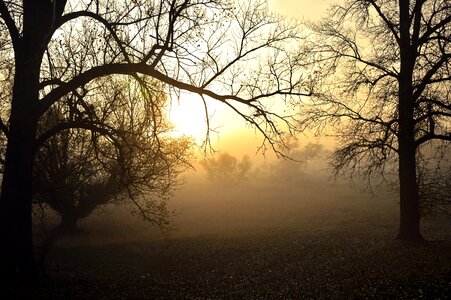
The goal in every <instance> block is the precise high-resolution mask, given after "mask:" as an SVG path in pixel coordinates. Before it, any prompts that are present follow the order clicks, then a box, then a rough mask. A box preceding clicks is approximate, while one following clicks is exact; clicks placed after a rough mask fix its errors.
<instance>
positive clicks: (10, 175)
mask: <svg viewBox="0 0 451 300" xmlns="http://www.w3.org/2000/svg"><path fill="white" fill-rule="evenodd" d="M20 69H21V68H20V67H19V68H17V69H16V76H15V87H14V91H13V102H12V107H11V116H10V127H9V136H8V145H7V149H6V158H5V169H4V173H3V181H2V192H1V196H0V237H1V241H2V246H1V250H0V269H1V273H2V274H1V275H3V278H8V279H9V280H13V281H16V280H20V281H21V282H23V281H25V282H29V281H30V280H31V279H32V277H33V276H34V274H35V269H34V258H33V242H32V215H31V205H32V195H33V188H32V185H33V182H32V170H33V169H32V168H33V156H34V147H35V135H36V126H37V120H36V118H35V117H34V116H33V105H32V104H33V102H34V101H33V100H34V99H36V98H34V96H37V95H32V93H33V91H32V88H29V85H28V84H24V83H25V82H26V81H28V80H27V77H30V76H28V75H27V74H26V72H28V71H26V70H24V69H22V70H20ZM28 79H29V78H28ZM16 86H17V87H16Z"/></svg>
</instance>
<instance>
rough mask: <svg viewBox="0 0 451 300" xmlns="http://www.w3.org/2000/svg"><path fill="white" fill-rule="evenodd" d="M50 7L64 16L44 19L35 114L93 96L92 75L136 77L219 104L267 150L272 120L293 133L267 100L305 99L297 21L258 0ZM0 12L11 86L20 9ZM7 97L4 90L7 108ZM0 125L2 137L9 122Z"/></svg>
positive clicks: (14, 4) (274, 132)
mask: <svg viewBox="0 0 451 300" xmlns="http://www.w3.org/2000/svg"><path fill="white" fill-rule="evenodd" d="M52 3H53V4H49V5H54V6H55V9H57V10H58V9H64V14H63V16H62V17H60V18H56V19H54V20H51V21H52V22H53V24H52V32H51V33H49V34H48V37H47V39H48V47H46V48H45V53H44V58H43V61H42V65H41V71H40V73H41V75H40V78H41V79H40V81H41V84H40V100H39V103H38V104H37V106H38V110H39V111H40V114H44V112H45V111H46V110H47V109H48V108H49V107H51V106H52V105H54V103H55V102H57V101H59V100H60V99H61V98H62V97H64V96H66V95H68V94H75V95H77V94H78V95H81V96H84V95H87V94H90V93H96V84H93V82H92V81H93V79H95V78H97V77H99V76H108V75H111V74H118V73H119V74H133V73H141V74H146V75H149V76H151V77H154V78H156V79H158V80H160V81H161V82H163V83H165V84H166V85H167V86H170V88H171V89H172V90H173V91H172V93H174V91H175V92H178V91H179V90H186V91H190V92H194V93H197V94H199V95H201V96H202V97H212V98H214V99H216V100H219V101H221V102H222V103H224V105H225V106H228V107H230V108H231V109H233V110H234V111H236V112H237V113H238V114H239V115H240V116H241V117H243V118H244V119H245V120H246V121H247V122H249V123H250V124H252V125H254V126H256V127H257V129H258V130H260V131H261V132H262V133H264V135H265V137H266V138H267V140H268V141H269V142H271V143H272V142H276V141H277V139H278V135H279V133H280V130H281V129H280V127H279V126H278V125H277V124H276V120H277V121H283V122H285V125H288V128H289V129H294V127H293V126H292V124H291V121H292V120H291V118H290V115H289V114H288V113H287V114H286V115H283V114H277V113H276V112H274V111H270V106H271V104H272V103H268V102H265V101H266V100H265V99H266V98H270V97H272V96H281V97H282V98H284V99H285V100H286V101H292V100H295V98H296V97H297V96H300V95H303V94H308V93H309V89H308V86H307V85H305V80H306V79H305V78H303V77H302V74H301V73H300V72H299V70H300V68H301V66H300V63H299V60H297V59H296V54H295V53H294V52H292V51H291V50H290V48H291V46H290V43H294V42H296V41H297V40H298V39H299V37H300V36H299V32H298V31H297V27H296V24H289V23H287V22H282V20H281V19H280V18H278V17H276V16H272V15H270V14H269V13H268V8H267V4H266V2H265V1H244V2H243V1H240V2H239V3H238V2H233V1H220V0H208V1H207V0H195V1H188V0H184V1H180V0H171V1H169V0H162V1H135V0H134V1H112V0H108V1H67V4H65V1H53V2H52ZM1 9H2V11H3V14H2V15H4V16H5V18H4V21H3V22H2V24H1V25H2V26H3V27H4V30H2V36H3V39H2V47H1V51H2V57H4V58H5V59H4V60H3V61H2V73H3V74H4V75H3V76H2V77H3V78H2V79H3V81H4V82H5V84H9V85H10V84H11V83H10V80H9V79H11V78H12V76H13V73H14V68H13V65H14V64H13V61H12V60H13V53H12V51H13V45H11V42H13V44H14V40H15V39H16V38H19V37H20V35H21V34H22V31H23V24H22V19H23V7H22V4H21V3H20V2H19V1H8V2H5V3H3V4H2V6H1ZM14 25H15V26H14ZM6 29H9V30H10V38H8V36H7V30H6ZM292 48H293V49H294V47H292ZM6 58H10V59H9V60H7V59H6ZM6 81H8V82H9V83H6ZM10 91H11V89H8V88H4V89H3V90H2V98H3V101H2V104H3V106H6V107H5V108H4V110H5V111H7V106H8V103H10V101H9V97H10V96H11V95H10ZM207 109H208V107H206V110H207ZM80 110H81V111H84V110H85V109H84V108H82V107H80ZM206 115H207V116H209V113H208V110H207V111H206ZM3 120H4V121H3V122H2V124H3V125H2V127H3V129H4V130H5V131H6V130H7V123H8V121H7V116H3ZM285 129H286V128H285Z"/></svg>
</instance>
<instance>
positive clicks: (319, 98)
mask: <svg viewBox="0 0 451 300" xmlns="http://www.w3.org/2000/svg"><path fill="white" fill-rule="evenodd" d="M450 21H451V7H450V4H449V1H446V0H443V1H442V0H437V1H435V0H433V1H424V0H417V1H395V0H389V1H377V0H352V1H347V2H346V3H345V4H344V5H343V6H335V7H334V8H333V10H332V13H331V15H330V18H328V19H327V20H326V21H324V22H322V23H320V24H318V25H315V26H313V30H314V35H315V37H316V41H315V42H314V44H311V45H310V48H309V49H308V50H309V51H311V53H312V58H313V62H314V63H315V64H316V71H315V72H314V75H313V76H314V77H315V78H316V80H317V83H318V88H317V90H316V92H315V94H316V97H315V100H314V101H312V102H310V103H307V104H306V107H305V111H304V112H305V118H304V120H303V123H302V124H303V125H304V126H315V127H316V128H317V129H319V130H320V131H322V130H329V129H330V127H328V126H333V128H334V129H336V135H337V137H338V139H339V141H340V143H341V145H340V147H339V148H338V149H337V151H336V152H335V154H334V157H333V162H332V164H333V167H334V169H335V171H336V172H337V173H338V172H340V171H341V170H344V169H348V170H349V169H351V170H352V171H363V173H364V174H365V175H367V176H368V177H371V176H372V175H373V174H383V175H387V174H393V175H397V177H398V184H399V197H400V228H399V234H398V238H399V239H404V240H422V235H421V232H420V198H419V188H418V176H417V168H418V165H417V160H418V158H419V156H420V155H421V152H422V149H423V148H424V147H426V146H427V145H432V142H433V141H435V142H434V143H435V144H433V145H435V146H436V147H445V146H446V145H448V144H449V142H450V141H451V131H450V121H451V118H450V117H451V102H450V97H449V95H450V85H449V81H450V76H449V68H450V64H449V58H450V39H449V36H450Z"/></svg>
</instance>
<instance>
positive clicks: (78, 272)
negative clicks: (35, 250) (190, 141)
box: [33, 187, 451, 299]
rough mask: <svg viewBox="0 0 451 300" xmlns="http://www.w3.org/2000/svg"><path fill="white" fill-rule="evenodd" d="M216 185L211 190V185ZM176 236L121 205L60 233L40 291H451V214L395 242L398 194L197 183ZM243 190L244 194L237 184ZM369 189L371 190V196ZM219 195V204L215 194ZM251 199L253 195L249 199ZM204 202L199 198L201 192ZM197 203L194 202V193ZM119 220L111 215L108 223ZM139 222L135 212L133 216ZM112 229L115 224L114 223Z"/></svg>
mask: <svg viewBox="0 0 451 300" xmlns="http://www.w3.org/2000/svg"><path fill="white" fill-rule="evenodd" d="M205 193H207V194H205ZM188 194H189V195H190V197H192V198H190V199H187V198H186V197H179V198H176V199H174V203H173V205H175V206H178V207H183V205H182V204H183V203H185V204H187V203H188V204H189V205H188V204H187V205H186V207H184V208H183V209H181V210H180V213H179V214H178V215H177V216H176V217H174V220H173V221H174V223H175V225H176V226H177V227H178V230H177V231H174V232H172V234H171V235H170V236H169V238H168V239H167V240H165V239H162V238H161V235H159V234H158V233H157V232H156V231H155V230H149V231H146V230H145V228H148V227H146V226H147V224H144V223H140V222H138V221H134V222H135V223H130V224H123V223H121V220H123V218H124V217H123V216H122V215H121V214H116V215H115V214H112V215H106V216H103V217H102V218H105V219H102V218H100V217H96V218H93V219H91V220H89V219H88V220H86V221H84V222H83V223H82V225H83V227H84V228H86V229H87V230H89V233H87V234H85V235H81V236H77V237H72V238H68V239H65V240H61V241H60V242H59V243H57V245H56V246H55V247H54V248H53V249H52V251H51V253H50V255H49V261H48V267H49V277H48V279H47V280H46V281H45V284H44V286H43V287H42V288H40V289H38V290H35V291H34V292H33V298H34V299H352V298H356V299H395V298H396V299H423V298H424V299H449V297H450V296H449V295H451V230H450V228H451V221H450V219H447V218H429V219H426V220H425V221H424V222H423V233H424V235H425V237H426V238H427V239H429V240H434V241H435V242H428V243H424V244H410V243H402V242H399V241H396V240H395V239H394V238H395V236H396V230H397V208H396V202H393V201H392V200H387V199H385V198H384V197H381V198H380V199H377V198H375V197H369V196H368V194H366V193H363V192H362V193H359V192H356V193H350V192H349V191H348V190H345V189H341V188H340V187H336V188H335V190H333V191H332V192H330V193H329V194H328V195H326V196H324V195H322V196H321V199H320V198H318V197H317V196H314V195H317V191H311V193H310V198H309V193H307V192H306V193H305V194H304V196H305V197H304V198H303V200H302V201H300V200H299V198H296V197H294V196H290V193H288V191H287V192H286V193H285V194H284V193H279V196H280V198H279V199H277V201H276V200H275V198H274V195H271V194H270V193H265V192H264V191H260V192H259V195H267V196H261V197H259V198H253V199H250V198H249V197H247V195H243V198H240V197H229V196H228V195H227V194H220V196H216V197H214V196H213V195H214V193H213V192H211V194H208V192H204V193H203V194H202V195H203V196H202V197H201V196H200V194H199V195H197V194H196V193H195V191H193V190H191V191H189V193H188ZM234 194H236V193H234ZM364 197H368V198H364ZM205 198H209V199H210V200H209V201H205ZM244 198H246V199H247V200H246V201H244V200H243V199H244ZM195 199H197V200H195ZM184 201H189V202H184ZM105 220H108V221H105ZM130 222H131V221H130ZM108 226H109V227H108Z"/></svg>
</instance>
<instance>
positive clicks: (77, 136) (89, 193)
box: [34, 77, 190, 233]
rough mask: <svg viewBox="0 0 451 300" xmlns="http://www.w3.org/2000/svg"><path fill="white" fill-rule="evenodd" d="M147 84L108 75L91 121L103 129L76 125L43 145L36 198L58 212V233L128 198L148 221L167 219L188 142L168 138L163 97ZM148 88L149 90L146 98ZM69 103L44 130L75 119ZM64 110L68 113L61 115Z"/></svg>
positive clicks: (54, 111) (55, 111)
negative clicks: (107, 206)
mask: <svg viewBox="0 0 451 300" xmlns="http://www.w3.org/2000/svg"><path fill="white" fill-rule="evenodd" d="M143 83H146V82H145V81H144V80H142V81H141V85H137V84H136V82H135V81H131V80H124V79H123V78H120V77H119V78H116V79H110V80H108V81H105V80H103V81H102V86H100V87H99V89H104V90H105V92H102V93H99V94H96V95H95V96H93V97H95V99H93V100H92V101H95V102H96V104H97V107H98V108H101V111H102V112H101V113H99V114H101V115H99V114H97V115H96V116H91V117H92V119H91V120H90V121H89V122H92V124H91V125H92V126H96V127H97V128H98V129H102V130H96V131H90V130H89V129H80V128H72V129H68V130H65V131H61V132H60V133H58V134H56V135H53V136H51V137H50V138H49V139H48V140H47V141H43V142H42V145H41V147H40V149H39V150H38V152H37V155H36V158H35V165H34V178H35V182H34V185H35V199H36V201H37V204H39V205H41V204H47V205H48V206H50V207H51V208H52V209H54V210H55V211H56V212H57V213H58V214H59V215H60V216H61V223H60V225H59V226H58V228H57V232H56V233H67V232H76V231H78V230H79V228H78V227H77V222H78V220H79V219H81V218H85V217H87V216H89V215H90V214H91V212H93V211H94V209H96V208H97V207H99V206H101V205H106V204H111V203H124V204H126V203H128V202H131V204H134V207H135V208H137V210H138V212H139V213H140V215H141V216H142V217H143V218H144V219H146V220H148V221H150V222H151V223H153V224H156V225H158V226H164V225H165V224H166V222H167V219H166V217H167V215H168V211H167V208H166V200H167V198H168V196H169V195H170V193H171V191H172V190H173V189H174V188H175V187H176V186H177V184H178V180H177V177H178V175H179V173H180V172H181V170H182V167H187V166H188V165H189V149H190V142H189V140H188V139H186V138H183V137H180V138H177V139H175V138H171V137H170V135H169V134H170V132H169V130H170V129H171V128H170V126H169V124H168V123H167V122H166V120H165V115H164V113H163V111H162V109H161V108H162V107H164V105H165V104H166V97H165V95H164V93H162V92H158V91H156V90H154V91H149V89H150V87H148V86H147V85H143ZM150 83H152V81H150V82H148V83H146V84H150ZM155 86H156V85H155V82H153V87H154V88H155ZM146 87H148V89H146V91H147V92H148V93H152V95H150V94H149V95H148V97H142V96H143V95H142V92H143V91H142V89H143V88H146ZM108 91H109V92H108ZM112 95H114V97H112ZM105 96H106V97H107V98H106V99H101V97H105ZM86 98H88V97H87V96H86V97H85V99H84V101H87V102H89V101H88V100H89V99H86ZM157 98H158V99H157ZM72 100H73V99H70V98H68V99H65V101H64V100H62V101H60V105H61V104H63V105H65V106H64V107H59V106H57V105H54V106H53V107H52V108H51V109H50V110H49V111H48V112H47V115H48V116H47V118H46V123H44V124H42V125H43V126H42V127H44V128H41V130H40V131H43V132H44V131H45V130H47V129H48V128H52V127H53V126H55V125H56V124H63V123H67V122H69V121H70V120H68V118H77V113H76V112H74V111H71V110H73V109H74V106H70V105H68V103H65V102H71V101H72ZM105 106H106V107H105ZM67 108H69V112H68V113H64V110H67ZM85 117H86V116H85ZM48 122H50V124H48ZM89 122H88V123H87V124H89ZM87 128H89V126H87Z"/></svg>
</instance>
